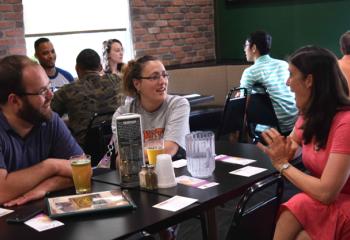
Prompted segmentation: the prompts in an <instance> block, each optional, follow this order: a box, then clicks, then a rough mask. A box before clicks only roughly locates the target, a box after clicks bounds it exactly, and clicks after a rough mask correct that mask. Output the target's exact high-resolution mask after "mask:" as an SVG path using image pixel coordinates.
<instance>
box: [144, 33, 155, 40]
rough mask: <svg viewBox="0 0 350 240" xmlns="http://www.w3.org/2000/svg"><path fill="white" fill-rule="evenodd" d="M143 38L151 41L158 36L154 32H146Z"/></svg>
mask: <svg viewBox="0 0 350 240" xmlns="http://www.w3.org/2000/svg"><path fill="white" fill-rule="evenodd" d="M142 40H143V41H144V42H151V41H155V40H156V37H155V36H154V34H144V35H143V36H142Z"/></svg>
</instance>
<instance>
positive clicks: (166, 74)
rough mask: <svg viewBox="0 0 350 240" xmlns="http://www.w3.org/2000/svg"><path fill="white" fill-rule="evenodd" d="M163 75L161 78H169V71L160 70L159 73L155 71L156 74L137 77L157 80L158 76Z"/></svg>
mask: <svg viewBox="0 0 350 240" xmlns="http://www.w3.org/2000/svg"><path fill="white" fill-rule="evenodd" d="M161 77H163V78H166V79H169V73H167V72H162V73H161V74H159V73H156V74H153V75H151V76H149V77H142V76H141V77H139V79H147V80H151V81H159V80H160V78H161Z"/></svg>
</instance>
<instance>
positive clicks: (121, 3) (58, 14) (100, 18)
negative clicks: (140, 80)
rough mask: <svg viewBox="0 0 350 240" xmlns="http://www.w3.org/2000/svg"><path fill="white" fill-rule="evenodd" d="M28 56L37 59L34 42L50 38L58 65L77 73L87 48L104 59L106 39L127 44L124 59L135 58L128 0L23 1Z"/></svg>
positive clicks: (74, 74) (73, 73)
mask: <svg viewBox="0 0 350 240" xmlns="http://www.w3.org/2000/svg"><path fill="white" fill-rule="evenodd" d="M22 3H23V15H24V25H25V40H26V48H27V55H28V56H29V57H33V58H34V42H35V40H37V39H38V38H40V37H47V38H49V39H50V40H51V42H52V43H53V45H54V47H55V50H56V54H57V60H56V66H57V67H60V68H63V69H65V70H67V71H69V72H70V73H71V74H72V75H73V76H76V72H75V59H76V57H77V55H78V54H79V52H80V51H81V50H83V49H85V48H92V49H94V50H95V51H96V52H97V53H98V54H99V55H100V57H101V60H102V42H103V41H104V40H107V39H110V38H117V39H119V40H120V41H121V42H122V43H123V47H124V62H127V61H128V60H130V59H132V58H133V57H134V53H133V45H132V35H131V29H130V26H131V24H130V17H129V16H130V14H129V1H128V0H118V1H116V0H98V1H87V0H74V1H71V0H58V1H55V0H52V1H47V0H36V1H32V0H23V1H22Z"/></svg>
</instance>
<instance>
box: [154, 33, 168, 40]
mask: <svg viewBox="0 0 350 240" xmlns="http://www.w3.org/2000/svg"><path fill="white" fill-rule="evenodd" d="M156 38H157V40H165V39H169V35H168V34H167V33H160V34H157V35H156Z"/></svg>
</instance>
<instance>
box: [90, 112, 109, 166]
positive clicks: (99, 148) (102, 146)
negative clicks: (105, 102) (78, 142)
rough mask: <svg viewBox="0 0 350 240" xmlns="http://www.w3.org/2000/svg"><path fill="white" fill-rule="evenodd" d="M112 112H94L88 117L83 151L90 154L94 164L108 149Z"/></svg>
mask: <svg viewBox="0 0 350 240" xmlns="http://www.w3.org/2000/svg"><path fill="white" fill-rule="evenodd" d="M113 114H114V112H103V113H94V114H93V115H92V117H91V119H90V122H89V125H88V129H87V133H86V138H85V144H84V147H83V148H84V151H85V153H87V154H89V155H91V164H92V166H96V165H97V164H98V163H99V161H100V160H101V158H102V157H103V156H104V154H105V153H106V152H107V150H108V147H107V146H108V144H109V142H110V139H111V137H112V135H113V133H112V128H111V121H112V116H113Z"/></svg>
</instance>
